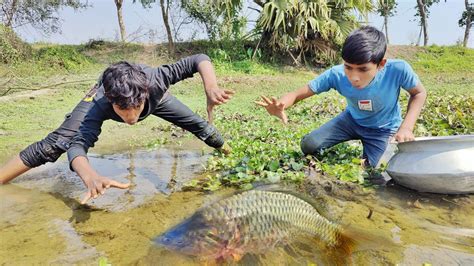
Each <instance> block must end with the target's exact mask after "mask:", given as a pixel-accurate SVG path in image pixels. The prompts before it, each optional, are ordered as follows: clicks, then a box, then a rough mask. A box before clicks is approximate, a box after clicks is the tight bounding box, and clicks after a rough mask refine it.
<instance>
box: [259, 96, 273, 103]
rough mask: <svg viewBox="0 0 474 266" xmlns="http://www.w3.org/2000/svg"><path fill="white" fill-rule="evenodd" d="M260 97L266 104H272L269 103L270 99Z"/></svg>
mask: <svg viewBox="0 0 474 266" xmlns="http://www.w3.org/2000/svg"><path fill="white" fill-rule="evenodd" d="M261 97H262V99H263V100H264V101H265V102H266V103H267V104H271V103H272V102H271V101H270V99H268V98H267V97H265V96H263V95H262V96H261Z"/></svg>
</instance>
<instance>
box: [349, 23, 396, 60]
mask: <svg viewBox="0 0 474 266" xmlns="http://www.w3.org/2000/svg"><path fill="white" fill-rule="evenodd" d="M386 50H387V42H386V41H385V35H384V34H383V33H382V32H381V31H379V30H378V29H376V28H374V27H371V26H364V27H361V28H359V29H357V30H354V31H353V32H351V34H349V36H347V38H346V41H345V42H344V45H343V46H342V59H344V61H346V62H347V63H349V64H356V65H361V64H366V63H369V62H372V63H374V64H377V65H378V64H379V63H380V61H382V59H383V57H384V56H385V51H386Z"/></svg>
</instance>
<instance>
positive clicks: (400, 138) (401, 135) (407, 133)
mask: <svg viewBox="0 0 474 266" xmlns="http://www.w3.org/2000/svg"><path fill="white" fill-rule="evenodd" d="M393 139H394V140H395V141H397V142H399V143H401V142H406V141H413V140H415V136H414V135H413V132H412V131H411V130H409V129H406V128H402V127H401V128H400V129H398V132H397V133H396V134H395V135H394V136H393Z"/></svg>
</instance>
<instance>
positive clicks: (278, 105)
mask: <svg viewBox="0 0 474 266" xmlns="http://www.w3.org/2000/svg"><path fill="white" fill-rule="evenodd" d="M261 97H262V100H263V102H261V101H260V102H259V101H256V102H255V103H256V104H258V105H260V106H263V107H265V109H267V112H268V113H269V114H271V115H274V116H276V117H278V118H280V119H281V121H282V122H283V123H284V124H286V123H288V117H287V116H286V114H285V104H284V103H282V102H280V101H278V100H277V99H276V98H275V97H272V99H271V100H270V99H268V98H267V97H265V96H263V95H262V96H261Z"/></svg>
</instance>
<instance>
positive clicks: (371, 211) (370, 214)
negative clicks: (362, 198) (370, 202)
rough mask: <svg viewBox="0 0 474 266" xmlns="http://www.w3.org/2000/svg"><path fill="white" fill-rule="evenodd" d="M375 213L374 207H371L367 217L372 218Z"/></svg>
mask: <svg viewBox="0 0 474 266" xmlns="http://www.w3.org/2000/svg"><path fill="white" fill-rule="evenodd" d="M373 213H374V211H373V210H372V209H369V215H367V219H370V218H372V214H373Z"/></svg>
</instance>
